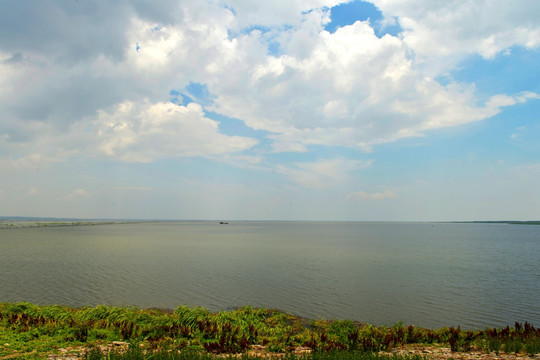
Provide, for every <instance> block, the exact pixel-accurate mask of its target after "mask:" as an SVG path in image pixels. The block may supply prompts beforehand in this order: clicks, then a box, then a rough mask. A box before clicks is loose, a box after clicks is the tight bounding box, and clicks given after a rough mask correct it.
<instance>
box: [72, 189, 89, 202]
mask: <svg viewBox="0 0 540 360" xmlns="http://www.w3.org/2000/svg"><path fill="white" fill-rule="evenodd" d="M90 197H92V195H91V194H90V193H89V192H88V191H86V190H85V189H76V190H73V191H72V192H71V193H70V194H69V195H67V196H66V200H70V201H74V200H81V199H88V198H90Z"/></svg>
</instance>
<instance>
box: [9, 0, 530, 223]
mask: <svg viewBox="0 0 540 360" xmlns="http://www.w3.org/2000/svg"><path fill="white" fill-rule="evenodd" d="M0 1H1V2H2V4H1V5H2V11H1V12H0V216H46V217H70V218H71V217H74V218H119V219H125V218H130V219H220V220H222V219H223V220H241V219H243V220H329V221H334V220H343V221H470V220H534V219H540V66H539V64H540V2H539V1H538V0H516V1H507V0H452V1H446V0H444V1H443V0H441V1H433V0H372V1H349V2H347V1H340V0H275V1H264V2H263V1H252V0H210V1H206V2H205V1H200V0H192V1H190V0H186V1H184V0H154V1H152V2H148V1H142V0H115V1H112V0H95V1H74V0H41V1H37V2H36V1H29V0H18V1H9V0H0Z"/></svg>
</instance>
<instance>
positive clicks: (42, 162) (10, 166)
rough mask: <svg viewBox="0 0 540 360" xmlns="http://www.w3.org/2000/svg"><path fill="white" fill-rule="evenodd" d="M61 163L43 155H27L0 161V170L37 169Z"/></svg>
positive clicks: (58, 159) (56, 159)
mask: <svg viewBox="0 0 540 360" xmlns="http://www.w3.org/2000/svg"><path fill="white" fill-rule="evenodd" d="M59 161H62V160H61V159H60V158H52V157H49V156H47V155H43V154H35V153H33V154H29V155H26V156H23V157H20V158H15V159H14V158H8V159H0V170H2V169H3V170H20V169H37V168H41V167H47V166H49V165H51V164H52V163H55V162H59Z"/></svg>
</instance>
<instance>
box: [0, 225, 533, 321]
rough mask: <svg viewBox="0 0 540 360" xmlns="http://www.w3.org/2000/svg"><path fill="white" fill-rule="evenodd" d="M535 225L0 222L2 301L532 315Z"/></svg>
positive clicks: (458, 317)
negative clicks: (11, 224) (58, 224)
mask: <svg viewBox="0 0 540 360" xmlns="http://www.w3.org/2000/svg"><path fill="white" fill-rule="evenodd" d="M539 260H540V226H526V225H508V224H448V223H443V224H440V223H437V224H429V223H331V222H230V223H229V224H228V225H219V223H217V222H156V223H132V224H109V225H95V226H65V227H42V228H28V227H27V228H18V229H1V230H0V301H30V302H34V303H39V304H65V305H71V306H86V305H91V306H93V305H97V304H111V305H136V306H140V307H165V308H175V307H176V306H178V305H181V304H184V305H190V306H204V307H207V308H209V309H210V310H213V311H218V310H224V309H231V308H235V307H238V306H242V305H247V304H250V305H253V306H264V307H271V308H279V309H281V310H284V311H287V312H292V313H294V314H297V315H301V316H306V317H310V318H326V319H335V318H338V319H353V320H359V321H361V322H367V323H373V324H378V325H383V324H387V325H389V324H392V323H395V322H397V321H403V322H405V323H407V324H415V325H419V326H426V327H435V328H437V327H442V326H451V325H454V326H457V325H461V326H462V327H466V328H484V327H486V326H489V327H491V326H504V325H506V324H513V323H514V321H520V322H524V321H529V322H530V323H533V324H534V325H535V326H539V325H540V301H538V299H539V298H540V269H539V267H538V263H539Z"/></svg>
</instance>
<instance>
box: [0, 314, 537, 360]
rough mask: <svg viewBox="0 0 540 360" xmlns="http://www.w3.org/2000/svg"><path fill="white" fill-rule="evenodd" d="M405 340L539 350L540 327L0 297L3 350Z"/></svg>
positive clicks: (357, 348) (349, 345) (165, 355)
mask: <svg viewBox="0 0 540 360" xmlns="http://www.w3.org/2000/svg"><path fill="white" fill-rule="evenodd" d="M119 341H121V342H124V343H129V344H130V347H129V349H128V350H127V351H126V350H125V349H123V350H122V351H117V350H116V351H115V350H113V351H109V350H107V351H106V354H105V353H103V350H100V349H102V348H103V346H105V345H106V344H111V343H112V342H119ZM406 344H434V345H440V346H447V347H450V348H451V349H452V351H469V350H470V349H473V348H474V349H480V350H483V351H485V352H488V353H496V354H498V353H500V352H507V353H522V354H523V353H527V354H530V355H533V354H538V353H539V352H540V329H536V328H535V327H534V326H532V325H531V324H528V323H525V324H519V323H516V324H515V325H514V327H509V326H507V327H505V328H500V329H485V330H475V331H471V330H462V329H460V328H459V327H458V328H453V327H450V328H441V329H437V330H432V329H425V328H419V327H415V326H406V325H404V324H402V323H397V324H394V325H392V326H389V327H388V326H382V327H380V326H373V325H365V324H360V323H358V322H353V321H349V320H334V321H327V320H309V319H304V318H301V317H298V316H294V315H291V314H286V313H283V312H281V311H278V310H274V309H262V308H252V307H250V306H246V307H242V308H240V309H237V310H234V311H224V312H218V313H210V312H209V311H208V310H207V309H205V308H201V307H194V308H191V307H186V306H180V307H178V308H176V309H175V310H174V311H169V310H160V309H139V308H135V307H112V306H103V305H100V306H96V307H85V308H70V307H66V306H57V305H54V306H39V305H35V304H31V303H0V358H2V357H5V356H13V358H21V359H23V358H24V359H39V358H43V354H50V353H58V352H59V351H60V349H66V348H74V349H75V350H76V349H79V350H81V351H82V350H84V349H92V350H91V351H90V352H88V354H87V358H89V359H90V358H92V359H94V358H96V359H97V358H100V357H99V356H101V358H103V357H104V356H105V355H106V356H107V358H110V359H115V358H118V359H135V358H136V359H143V358H145V357H144V356H147V355H148V356H151V358H152V359H184V358H185V359H199V358H200V359H206V358H209V357H205V356H210V355H212V356H215V355H216V354H225V355H226V354H244V355H243V357H244V358H246V359H247V358H249V356H248V355H246V353H247V352H248V350H250V349H252V347H253V346H254V345H260V346H263V347H264V349H265V351H266V352H269V353H285V354H289V356H290V357H291V359H293V358H294V359H296V358H301V356H299V355H294V354H293V353H294V350H295V349H297V348H299V347H304V348H309V349H310V350H311V351H312V352H311V354H309V356H308V355H306V356H307V358H309V359H330V358H332V359H334V358H339V359H348V358H351V359H352V358H355V359H356V358H358V357H348V356H353V355H354V356H359V355H358V354H362V356H364V357H365V358H366V359H372V357H369V356H375V354H378V353H379V352H381V351H388V350H391V349H393V348H396V347H402V346H404V345H406ZM100 346H101V348H100ZM75 350H73V351H75ZM98 353H99V354H98ZM100 354H101V355H100ZM137 354H138V355H137ZM141 354H143V355H144V354H146V355H144V356H143V355H141ZM329 354H331V355H332V356H335V357H328V356H330V355H329ZM370 354H371V355H370ZM137 356H138V357H137ZM141 356H142V357H141ZM186 356H188V357H186ZM189 356H191V357H189ZM336 356H337V357H336ZM377 356H379V355H377ZM364 357H362V359H363V358H364ZM148 358H150V357H148ZM373 359H379V358H378V357H376V358H373ZM381 359H382V358H381ZM384 359H386V358H384Z"/></svg>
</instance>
